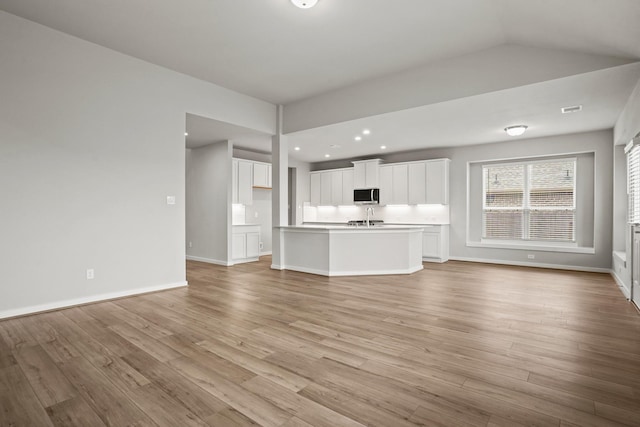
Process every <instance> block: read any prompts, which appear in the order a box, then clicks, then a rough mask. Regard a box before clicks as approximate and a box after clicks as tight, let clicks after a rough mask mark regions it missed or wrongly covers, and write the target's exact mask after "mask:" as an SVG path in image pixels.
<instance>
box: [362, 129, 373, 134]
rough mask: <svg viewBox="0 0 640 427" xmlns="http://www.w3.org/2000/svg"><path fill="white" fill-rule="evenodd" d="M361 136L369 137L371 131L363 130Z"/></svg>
mask: <svg viewBox="0 0 640 427" xmlns="http://www.w3.org/2000/svg"><path fill="white" fill-rule="evenodd" d="M362 134H363V135H369V134H371V131H370V130H369V129H365V130H363V131H362Z"/></svg>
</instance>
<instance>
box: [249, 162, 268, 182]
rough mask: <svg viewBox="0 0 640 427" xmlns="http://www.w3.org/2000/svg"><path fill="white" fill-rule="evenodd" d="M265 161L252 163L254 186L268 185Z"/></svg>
mask: <svg viewBox="0 0 640 427" xmlns="http://www.w3.org/2000/svg"><path fill="white" fill-rule="evenodd" d="M267 166H268V165H267V164H266V163H254V164H253V185H254V187H269V179H268V168H267Z"/></svg>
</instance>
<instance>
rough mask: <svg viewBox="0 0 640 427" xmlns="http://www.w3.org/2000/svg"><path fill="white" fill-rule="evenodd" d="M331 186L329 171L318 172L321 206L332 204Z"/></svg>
mask: <svg viewBox="0 0 640 427" xmlns="http://www.w3.org/2000/svg"><path fill="white" fill-rule="evenodd" d="M332 188H333V180H332V173H331V171H327V172H322V173H321V174H320V204H321V205H322V206H331V205H332V204H333V198H332V191H331V190H332Z"/></svg>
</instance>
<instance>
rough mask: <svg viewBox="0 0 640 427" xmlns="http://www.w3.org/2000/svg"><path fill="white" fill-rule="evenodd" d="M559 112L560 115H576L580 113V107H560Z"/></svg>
mask: <svg viewBox="0 0 640 427" xmlns="http://www.w3.org/2000/svg"><path fill="white" fill-rule="evenodd" d="M560 111H562V114H568V113H577V112H578V111H582V105H573V106H571V107H562V108H561V109H560Z"/></svg>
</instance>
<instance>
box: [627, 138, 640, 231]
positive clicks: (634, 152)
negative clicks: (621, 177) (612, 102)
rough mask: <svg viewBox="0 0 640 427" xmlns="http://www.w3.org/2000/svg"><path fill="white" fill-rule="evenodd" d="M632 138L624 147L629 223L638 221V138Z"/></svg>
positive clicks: (639, 163) (639, 147)
mask: <svg viewBox="0 0 640 427" xmlns="http://www.w3.org/2000/svg"><path fill="white" fill-rule="evenodd" d="M634 141H636V139H634V140H633V141H631V142H630V143H629V144H628V145H627V146H626V147H625V150H624V151H625V152H626V153H627V194H628V195H629V216H628V221H629V224H638V223H640V145H638V143H640V138H638V139H637V142H634Z"/></svg>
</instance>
